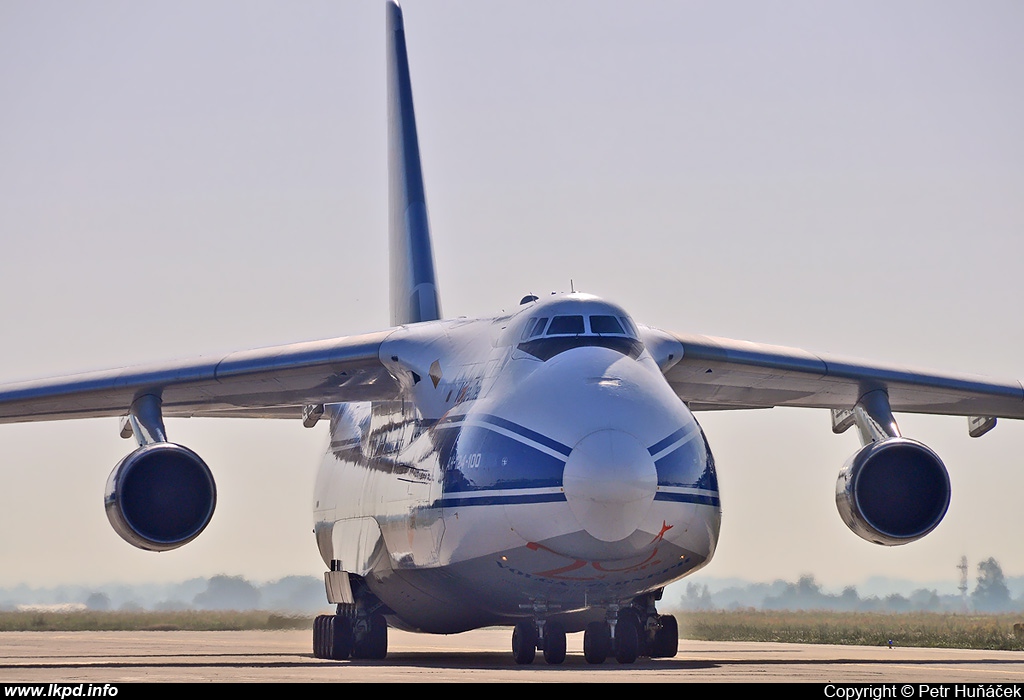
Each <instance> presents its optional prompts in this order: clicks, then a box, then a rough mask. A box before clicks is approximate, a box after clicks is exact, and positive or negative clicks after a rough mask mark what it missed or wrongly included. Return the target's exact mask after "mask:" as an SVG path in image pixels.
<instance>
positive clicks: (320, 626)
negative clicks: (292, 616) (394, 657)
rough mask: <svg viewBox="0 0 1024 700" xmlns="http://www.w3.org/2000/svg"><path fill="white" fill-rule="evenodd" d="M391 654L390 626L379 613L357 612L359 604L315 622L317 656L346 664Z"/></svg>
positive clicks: (314, 634) (314, 643)
mask: <svg viewBox="0 0 1024 700" xmlns="http://www.w3.org/2000/svg"><path fill="white" fill-rule="evenodd" d="M387 653H388V623H387V620H385V619H384V615H382V614H381V613H380V612H379V611H373V612H369V613H367V614H362V613H357V610H356V606H355V605H344V604H342V605H338V612H337V613H336V614H334V615H318V616H317V617H316V619H315V620H313V656H314V657H316V658H318V659H334V660H335V661H344V660H345V659H347V658H349V657H351V658H353V659H383V658H384V657H385V656H387Z"/></svg>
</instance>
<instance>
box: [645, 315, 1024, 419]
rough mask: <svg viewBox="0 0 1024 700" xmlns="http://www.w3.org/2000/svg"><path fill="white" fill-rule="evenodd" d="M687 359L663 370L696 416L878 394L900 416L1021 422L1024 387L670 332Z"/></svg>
mask: <svg viewBox="0 0 1024 700" xmlns="http://www.w3.org/2000/svg"><path fill="white" fill-rule="evenodd" d="M669 335H670V336H671V337H672V338H674V339H675V340H676V341H678V342H679V343H681V344H682V358H681V359H680V360H679V361H678V362H677V363H675V364H674V365H672V366H671V367H669V368H668V369H667V370H666V371H665V377H666V379H668V382H669V384H670V385H671V386H672V388H673V390H674V391H675V392H676V394H677V395H678V396H679V397H680V398H682V399H683V400H684V401H686V402H687V403H688V404H690V406H691V408H693V409H695V410H712V409H730V408H771V407H773V406H796V407H805V408H830V409H849V408H852V407H853V406H854V405H856V404H857V402H858V401H859V400H860V399H861V397H863V396H864V395H866V394H868V393H869V392H872V391H875V390H879V389H881V390H883V391H885V392H886V393H887V394H888V397H889V405H890V407H891V409H892V410H893V411H895V412H903V413H932V414H942V415H956V416H990V417H997V418H1024V385H1022V384H1021V382H1020V381H1019V380H1010V381H999V380H992V379H989V378H986V377H980V376H974V375H969V374H951V373H941V372H934V371H929V370H920V369H916V368H911V367H903V366H898V365H886V364H879V363H872V362H867V361H864V360H857V359H851V358H844V357H839V356H835V355H826V354H820V353H811V352H808V351H806V350H801V349H798V348H788V347H781V346H777V345H765V344H762V343H752V342H747V341H742V340H730V339H727V338H714V337H710V336H703V335H686V334H681V333H669Z"/></svg>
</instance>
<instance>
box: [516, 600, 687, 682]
mask: <svg viewBox="0 0 1024 700" xmlns="http://www.w3.org/2000/svg"><path fill="white" fill-rule="evenodd" d="M658 597H660V591H659V592H658V593H655V594H652V595H649V596H642V597H640V598H636V599H634V600H633V601H632V603H630V604H629V605H627V606H625V607H622V608H617V609H609V610H608V616H607V619H605V620H604V621H594V622H591V623H590V624H589V625H587V626H586V629H584V631H583V656H584V657H585V658H586V660H587V663H591V664H601V663H604V662H605V660H606V659H607V658H608V657H609V656H613V657H615V660H616V661H618V662H619V663H620V664H631V663H633V662H634V661H636V660H637V659H638V658H639V657H641V656H646V657H650V658H655V659H656V658H671V657H673V656H675V655H676V654H677V653H678V651H679V624H678V622H677V621H676V618H675V617H674V616H672V615H659V614H658V611H657V610H656V609H655V607H654V601H655V600H656V599H657V598H658ZM538 650H540V651H542V652H543V653H544V660H545V661H547V662H548V663H549V664H560V663H562V662H563V661H565V627H564V626H563V625H562V623H561V622H559V621H558V620H543V619H531V620H523V621H522V622H520V623H519V624H517V625H516V626H515V629H514V630H513V632H512V658H513V659H515V662H516V663H517V664H531V663H533V660H534V658H535V657H536V654H537V651H538Z"/></svg>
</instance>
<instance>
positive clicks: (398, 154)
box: [386, 0, 441, 326]
mask: <svg viewBox="0 0 1024 700" xmlns="http://www.w3.org/2000/svg"><path fill="white" fill-rule="evenodd" d="M386 10H387V44H388V48H387V50H388V171H389V186H388V208H389V216H388V220H389V224H388V225H389V244H390V250H389V254H390V258H391V261H390V268H391V272H390V274H391V323H392V324H393V325H396V326H397V325H402V324H405V323H418V322H420V321H433V320H436V319H439V318H441V302H440V299H439V297H438V291H437V277H436V275H435V272H434V254H433V249H432V245H431V242H430V224H429V220H428V217H427V202H426V196H425V194H424V189H423V171H422V168H421V165H420V149H419V139H418V137H417V134H416V115H415V112H414V110H413V101H412V82H411V80H410V78H409V57H408V53H407V51H406V44H405V23H404V20H403V17H402V8H401V7H400V6H399V5H398V3H397V2H396V1H395V0H388V3H387V5H386Z"/></svg>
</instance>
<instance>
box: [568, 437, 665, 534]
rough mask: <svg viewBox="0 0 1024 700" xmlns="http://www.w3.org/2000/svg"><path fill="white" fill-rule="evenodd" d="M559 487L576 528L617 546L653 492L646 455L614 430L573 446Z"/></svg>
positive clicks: (653, 474) (655, 481)
mask: <svg viewBox="0 0 1024 700" xmlns="http://www.w3.org/2000/svg"><path fill="white" fill-rule="evenodd" d="M562 486H563V488H564V489H565V499H566V501H568V503H569V509H570V510H571V511H572V513H573V515H574V516H576V519H577V520H578V521H579V523H580V525H582V526H583V528H584V529H585V530H586V531H587V532H589V533H590V534H591V535H593V536H594V537H596V538H597V539H599V540H602V541H604V542H617V541H619V540H622V539H625V538H626V537H629V536H630V535H632V534H633V533H634V532H635V531H636V529H637V528H638V527H639V526H640V523H641V522H642V521H643V519H644V516H645V515H646V514H647V511H648V509H649V508H650V506H651V501H653V500H654V493H655V491H657V488H658V472H657V470H656V469H655V467H654V460H653V459H652V458H651V455H650V453H649V452H648V451H647V450H646V449H645V448H644V446H643V445H641V444H640V443H639V442H638V441H637V440H636V438H634V437H633V436H632V435H629V434H628V433H624V432H622V431H620V430H599V431H597V432H595V433H591V434H590V435H587V436H586V437H585V438H583V439H582V440H580V441H579V442H578V443H576V446H575V447H573V448H572V452H571V453H570V454H569V459H568V460H567V461H566V463H565V471H564V472H563V475H562Z"/></svg>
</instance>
